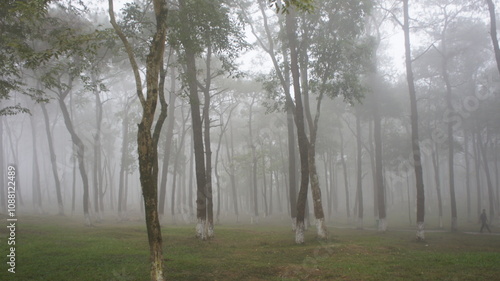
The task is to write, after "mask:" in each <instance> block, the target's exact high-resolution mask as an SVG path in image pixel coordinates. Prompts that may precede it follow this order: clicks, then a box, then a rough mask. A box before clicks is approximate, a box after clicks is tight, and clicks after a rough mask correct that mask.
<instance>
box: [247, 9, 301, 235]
mask: <svg viewBox="0 0 500 281" xmlns="http://www.w3.org/2000/svg"><path fill="white" fill-rule="evenodd" d="M258 2H259V9H260V11H261V14H262V17H263V22H264V29H265V31H266V35H267V39H268V43H269V46H264V45H263V43H262V41H261V40H259V44H260V45H261V47H262V48H263V49H264V51H266V52H267V53H268V54H269V56H270V58H271V61H272V62H273V66H274V69H275V70H276V74H277V76H278V78H279V80H280V83H281V86H282V88H283V91H284V93H285V97H286V114H287V132H288V182H287V184H288V189H287V190H289V201H290V216H291V218H292V230H293V231H296V225H297V184H296V176H295V174H296V171H297V168H296V161H295V158H296V157H295V148H296V144H295V132H294V128H293V127H294V124H293V123H294V121H293V119H294V115H295V113H294V111H295V104H294V102H293V100H292V98H291V94H290V78H289V77H290V75H289V74H290V65H289V62H288V59H287V58H288V51H287V48H286V44H283V45H282V53H283V54H282V55H283V58H284V61H283V65H284V67H283V71H281V67H280V65H279V63H278V60H277V59H276V55H275V51H274V39H273V36H272V34H271V31H270V29H269V25H268V22H267V14H266V2H265V1H264V0H259V1H258ZM280 29H281V30H285V27H284V26H283V23H282V22H280ZM252 32H253V33H254V34H255V32H254V30H253V29H252ZM255 35H256V34H255ZM256 36H257V35H256ZM297 63H298V61H297ZM297 67H298V66H297ZM297 79H299V78H297ZM298 83H299V84H300V82H298Z"/></svg>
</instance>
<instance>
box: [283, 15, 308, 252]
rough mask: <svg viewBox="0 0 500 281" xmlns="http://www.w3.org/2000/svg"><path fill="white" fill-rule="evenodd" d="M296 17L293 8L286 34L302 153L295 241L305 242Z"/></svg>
mask: <svg viewBox="0 0 500 281" xmlns="http://www.w3.org/2000/svg"><path fill="white" fill-rule="evenodd" d="M295 30H296V19H295V11H294V10H293V8H292V9H291V10H290V11H289V13H287V14H286V34H287V38H288V43H289V48H290V69H291V72H292V79H293V89H294V97H295V111H294V117H295V125H296V127H297V138H298V144H299V155H300V174H301V179H300V190H299V197H298V200H297V227H296V231H295V242H296V243H297V244H302V243H304V242H305V237H304V231H305V223H304V219H305V210H306V202H307V189H308V187H309V151H308V147H309V140H308V139H307V135H306V131H305V123H304V108H303V105H302V94H301V89H300V73H299V63H298V52H297V38H296V36H297V35H296V34H295Z"/></svg>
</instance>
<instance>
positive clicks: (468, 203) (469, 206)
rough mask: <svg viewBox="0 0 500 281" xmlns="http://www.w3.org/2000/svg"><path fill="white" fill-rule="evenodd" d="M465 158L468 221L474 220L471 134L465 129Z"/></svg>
mask: <svg viewBox="0 0 500 281" xmlns="http://www.w3.org/2000/svg"><path fill="white" fill-rule="evenodd" d="M464 157H465V189H466V191H467V220H468V221H471V220H472V213H471V192H470V174H471V169H470V160H469V134H468V132H467V130H465V128H464Z"/></svg>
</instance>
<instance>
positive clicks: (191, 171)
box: [188, 142, 195, 220]
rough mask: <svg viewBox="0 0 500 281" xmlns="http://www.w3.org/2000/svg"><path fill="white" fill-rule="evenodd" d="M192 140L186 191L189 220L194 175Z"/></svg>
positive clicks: (191, 210) (192, 215) (191, 215)
mask: <svg viewBox="0 0 500 281" xmlns="http://www.w3.org/2000/svg"><path fill="white" fill-rule="evenodd" d="M194 162H195V159H194V142H191V148H190V149H189V183H188V188H189V193H188V198H189V199H188V206H189V218H190V220H191V219H193V218H194V208H193V199H194V196H193V179H194V177H195V175H194Z"/></svg>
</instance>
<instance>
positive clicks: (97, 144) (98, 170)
mask: <svg viewBox="0 0 500 281" xmlns="http://www.w3.org/2000/svg"><path fill="white" fill-rule="evenodd" d="M91 79H92V83H93V84H94V85H96V83H97V79H96V77H95V74H92V75H91ZM93 92H94V96H95V108H96V113H95V114H96V132H95V134H94V147H93V148H94V162H93V163H92V166H93V173H92V179H93V182H92V183H93V186H94V211H95V215H96V217H97V220H99V221H101V220H102V214H101V212H100V208H99V206H100V203H99V201H100V200H102V198H100V197H101V196H100V195H101V193H102V186H101V185H100V179H102V167H101V166H102V164H101V126H102V102H101V97H100V93H99V91H98V89H97V85H96V86H94V90H93Z"/></svg>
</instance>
